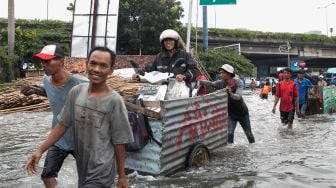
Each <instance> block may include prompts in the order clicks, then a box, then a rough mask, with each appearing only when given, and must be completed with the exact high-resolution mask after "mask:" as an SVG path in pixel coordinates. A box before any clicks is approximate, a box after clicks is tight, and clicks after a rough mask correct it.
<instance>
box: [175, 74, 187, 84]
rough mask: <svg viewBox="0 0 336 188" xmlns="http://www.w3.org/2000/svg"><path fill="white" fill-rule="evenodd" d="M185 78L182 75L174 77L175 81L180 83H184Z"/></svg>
mask: <svg viewBox="0 0 336 188" xmlns="http://www.w3.org/2000/svg"><path fill="white" fill-rule="evenodd" d="M185 78H186V77H185V76H184V75H183V74H177V75H176V80H177V81H178V82H182V81H184V80H185Z"/></svg>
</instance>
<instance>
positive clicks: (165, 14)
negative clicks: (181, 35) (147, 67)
mask: <svg viewBox="0 0 336 188" xmlns="http://www.w3.org/2000/svg"><path fill="white" fill-rule="evenodd" d="M149 5H150V6H149ZM182 14H183V8H182V6H181V3H180V2H178V1H176V0H121V1H120V6H119V18H118V34H117V36H118V39H117V51H118V53H119V54H139V49H140V48H141V51H142V54H156V53H158V52H159V51H160V43H159V37H160V34H161V32H162V31H163V30H165V29H175V30H176V31H178V32H179V31H180V30H181V29H180V28H182V24H181V23H180V22H179V21H178V20H179V19H180V18H181V17H182Z"/></svg>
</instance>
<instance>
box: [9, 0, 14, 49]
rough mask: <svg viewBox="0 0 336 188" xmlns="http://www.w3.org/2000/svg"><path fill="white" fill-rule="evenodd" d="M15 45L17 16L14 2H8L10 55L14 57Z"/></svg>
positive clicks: (11, 0) (12, 0)
mask: <svg viewBox="0 0 336 188" xmlns="http://www.w3.org/2000/svg"><path fill="white" fill-rule="evenodd" d="M14 45H15V16H14V0H8V54H9V55H14Z"/></svg>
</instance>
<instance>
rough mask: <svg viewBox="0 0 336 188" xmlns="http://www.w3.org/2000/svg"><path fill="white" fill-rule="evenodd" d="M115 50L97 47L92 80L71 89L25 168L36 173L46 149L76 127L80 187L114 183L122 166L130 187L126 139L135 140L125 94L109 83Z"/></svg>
mask: <svg viewBox="0 0 336 188" xmlns="http://www.w3.org/2000/svg"><path fill="white" fill-rule="evenodd" d="M114 62H115V54H114V52H112V51H111V50H109V49H108V48H106V47H96V48H93V49H92V50H91V52H90V54H89V58H88V62H87V72H88V78H89V80H90V82H89V83H88V84H80V85H78V86H75V87H74V88H73V89H72V90H71V91H70V93H69V95H68V97H67V100H66V103H65V105H64V107H63V110H62V112H61V113H60V114H59V116H58V124H57V125H56V127H55V128H54V129H53V130H52V132H51V133H50V134H49V136H48V138H47V140H45V141H44V142H43V143H42V144H41V145H40V147H39V148H38V149H37V150H36V151H35V152H34V153H33V155H32V156H30V157H29V158H28V160H27V162H26V166H25V169H26V171H27V172H28V173H36V170H37V169H36V164H37V163H38V161H39V159H40V157H41V156H42V154H43V152H44V151H45V150H47V149H48V148H49V147H50V146H52V144H53V143H54V142H56V141H57V140H58V139H59V138H60V137H61V136H62V135H63V134H64V133H65V132H66V130H67V129H68V128H69V127H73V134H74V148H75V156H76V164H77V171H78V187H111V186H112V184H113V181H114V177H115V168H116V167H115V160H116V162H117V169H118V174H119V176H118V187H122V188H123V187H128V185H127V180H126V175H125V170H124V161H125V145H124V144H125V143H129V142H133V135H132V131H131V127H130V125H129V122H128V116H127V109H126V107H125V104H124V102H123V99H122V97H121V96H120V95H119V94H118V93H117V92H116V91H114V90H112V89H111V88H110V87H109V86H108V85H107V84H106V80H107V78H108V76H109V75H110V74H111V73H112V72H113V65H114Z"/></svg>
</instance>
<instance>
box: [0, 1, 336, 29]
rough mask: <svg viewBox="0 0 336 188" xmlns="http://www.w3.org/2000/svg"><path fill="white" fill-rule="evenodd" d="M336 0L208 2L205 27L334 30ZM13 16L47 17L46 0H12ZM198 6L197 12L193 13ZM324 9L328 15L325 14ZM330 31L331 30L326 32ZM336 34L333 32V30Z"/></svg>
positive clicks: (0, 10) (60, 6)
mask: <svg viewBox="0 0 336 188" xmlns="http://www.w3.org/2000/svg"><path fill="white" fill-rule="evenodd" d="M7 2H8V0H0V17H7ZM70 2H73V0H49V14H48V16H49V19H58V20H65V21H70V20H71V19H72V15H71V13H70V12H69V11H67V10H66V7H67V5H68V4H69V3H70ZM181 2H182V5H183V7H184V9H185V12H184V15H185V16H184V18H182V19H181V21H182V22H183V23H186V22H187V17H188V10H189V7H188V6H189V0H183V1H181ZM332 2H335V3H336V0H237V4H236V5H220V6H208V27H212V28H213V27H217V28H229V29H237V28H238V29H249V30H257V31H264V32H293V33H305V32H308V31H322V33H323V34H326V30H327V24H326V20H327V19H328V27H329V28H330V27H333V28H334V30H336V4H334V5H331V6H328V8H320V9H319V8H318V7H324V6H327V5H330V4H331V3H332ZM198 3H199V0H193V9H192V11H193V18H192V23H193V26H195V25H196V22H197V26H198V27H202V6H199V5H198ZM15 8H16V9H15V17H16V18H26V19H34V18H37V19H46V18H47V0H15ZM197 10H198V16H196V14H197ZM326 11H327V13H328V14H327V15H326ZM329 35H330V32H329ZM333 35H336V33H333Z"/></svg>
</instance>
